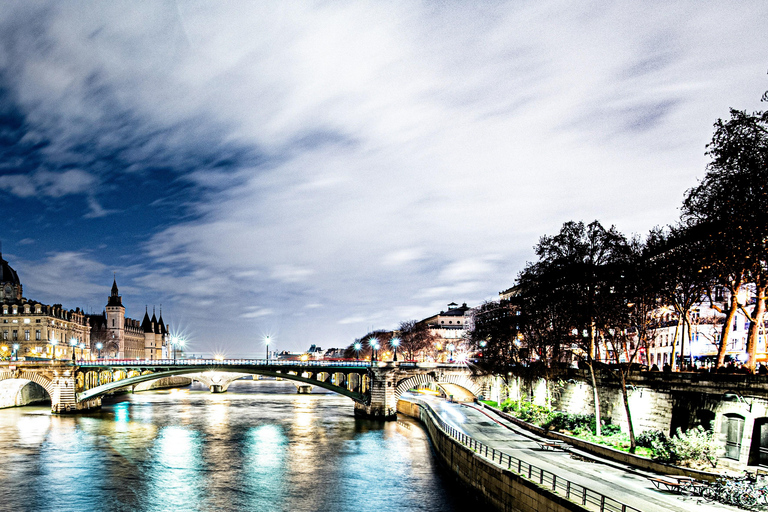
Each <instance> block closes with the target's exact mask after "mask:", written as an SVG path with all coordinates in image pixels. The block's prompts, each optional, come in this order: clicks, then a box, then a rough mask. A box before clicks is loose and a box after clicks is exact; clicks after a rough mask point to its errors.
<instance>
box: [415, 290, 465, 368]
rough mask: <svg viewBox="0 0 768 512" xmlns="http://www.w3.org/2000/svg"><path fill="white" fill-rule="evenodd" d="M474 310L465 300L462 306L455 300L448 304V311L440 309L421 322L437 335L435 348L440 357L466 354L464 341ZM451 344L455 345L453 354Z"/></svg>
mask: <svg viewBox="0 0 768 512" xmlns="http://www.w3.org/2000/svg"><path fill="white" fill-rule="evenodd" d="M471 313H472V310H471V308H470V307H469V306H467V303H466V302H465V303H464V304H462V305H461V306H459V305H458V304H456V303H455V302H451V303H450V304H448V309H447V310H446V311H440V313H438V314H436V315H432V316H430V317H427V318H425V319H424V320H422V321H421V322H419V323H420V324H426V325H427V327H429V330H430V332H431V334H432V335H434V337H435V348H436V349H437V351H438V352H437V353H438V357H439V358H440V359H444V358H446V357H448V358H450V357H451V356H453V357H454V358H455V357H456V356H458V355H459V354H464V355H466V354H465V351H466V348H465V347H464V342H465V341H466V337H465V335H466V333H467V329H468V328H469V324H470V321H471ZM450 346H453V348H454V350H453V352H454V353H453V354H451V353H450V352H451V350H450V348H449V347H450ZM441 351H442V353H441Z"/></svg>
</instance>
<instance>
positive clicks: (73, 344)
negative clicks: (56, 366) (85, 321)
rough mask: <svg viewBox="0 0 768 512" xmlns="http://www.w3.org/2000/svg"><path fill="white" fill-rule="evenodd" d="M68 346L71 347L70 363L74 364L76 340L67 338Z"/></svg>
mask: <svg viewBox="0 0 768 512" xmlns="http://www.w3.org/2000/svg"><path fill="white" fill-rule="evenodd" d="M69 346H70V347H72V362H73V363H74V362H75V347H76V346H77V339H76V338H69Z"/></svg>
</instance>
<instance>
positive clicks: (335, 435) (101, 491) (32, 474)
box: [0, 381, 477, 512]
mask: <svg viewBox="0 0 768 512" xmlns="http://www.w3.org/2000/svg"><path fill="white" fill-rule="evenodd" d="M295 390H296V388H295V387H294V386H293V384H291V383H288V382H274V381H257V382H254V381H237V382H235V383H233V384H232V385H231V386H230V388H229V391H228V392H227V393H226V394H216V395H214V394H210V393H208V392H207V391H206V390H203V389H202V388H193V391H192V392H189V393H183V392H182V393H179V392H168V391H158V392H148V393H139V394H135V395H128V396H126V397H124V399H125V401H122V402H118V403H113V404H111V405H105V406H104V407H102V409H101V410H100V411H97V412H94V413H91V414H87V415H79V416H52V415H51V414H50V412H49V409H48V408H47V407H24V408H15V409H4V410H0V457H2V460H3V464H2V465H0V468H2V469H0V471H1V472H2V485H0V509H2V510H21V511H24V510H29V511H67V510H73V511H75V510H76V511H78V512H82V511H90V510H109V511H122V510H126V511H129V510H130V511H131V512H139V511H167V510H178V511H194V510H199V511H208V510H211V511H214V510H216V511H218V510H238V511H239V510H256V511H260V510H276V511H281V510H285V511H289V510H291V511H294V510H295V511H304V510H307V511H309V510H313V511H314V510H317V511H325V510H328V511H355V512H364V511H395V510H398V511H400V510H401V511H410V510H423V511H457V510H461V509H464V508H466V507H469V506H472V507H477V504H476V503H474V502H468V501H466V500H465V498H464V497H463V496H462V493H463V492H464V491H463V489H461V488H459V489H457V486H456V484H455V483H454V482H453V480H452V479H451V478H450V477H449V476H448V475H446V474H445V473H444V472H443V471H442V470H438V467H437V463H436V461H435V459H434V457H433V455H432V453H431V451H430V448H429V444H428V440H427V438H426V436H425V434H424V432H423V430H422V429H421V428H420V427H419V426H418V424H416V423H413V422H408V425H409V426H410V428H403V427H402V426H399V425H398V424H397V423H395V422H389V423H378V422H371V421H366V420H360V419H356V418H354V416H353V413H352V411H353V408H352V402H351V401H350V400H349V399H347V398H344V397H341V396H338V395H334V394H320V393H317V394H315V393H313V394H311V395H298V394H296V392H295ZM406 421H407V420H406Z"/></svg>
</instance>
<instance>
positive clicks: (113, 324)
mask: <svg viewBox="0 0 768 512" xmlns="http://www.w3.org/2000/svg"><path fill="white" fill-rule="evenodd" d="M114 326H115V319H114V318H113V319H112V327H114Z"/></svg>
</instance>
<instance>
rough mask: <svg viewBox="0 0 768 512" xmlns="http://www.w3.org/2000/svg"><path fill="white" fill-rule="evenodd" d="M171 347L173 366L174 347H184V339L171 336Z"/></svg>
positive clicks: (174, 359)
mask: <svg viewBox="0 0 768 512" xmlns="http://www.w3.org/2000/svg"><path fill="white" fill-rule="evenodd" d="M171 346H172V347H173V364H176V347H183V346H184V338H179V337H178V336H173V337H172V338H171Z"/></svg>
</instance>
